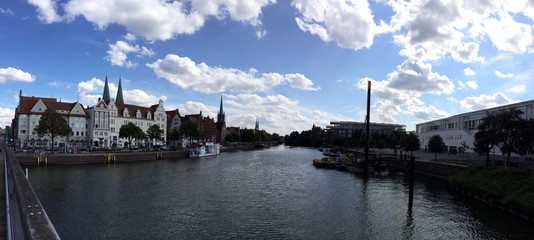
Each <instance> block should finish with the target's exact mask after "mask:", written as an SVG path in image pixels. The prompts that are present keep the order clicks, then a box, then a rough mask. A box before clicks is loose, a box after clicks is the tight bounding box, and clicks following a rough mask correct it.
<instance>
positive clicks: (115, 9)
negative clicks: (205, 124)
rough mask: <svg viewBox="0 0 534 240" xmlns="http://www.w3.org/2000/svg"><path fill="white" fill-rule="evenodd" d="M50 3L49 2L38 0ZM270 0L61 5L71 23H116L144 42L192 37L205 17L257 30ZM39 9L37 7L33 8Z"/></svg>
mask: <svg viewBox="0 0 534 240" xmlns="http://www.w3.org/2000/svg"><path fill="white" fill-rule="evenodd" d="M41 1H45V2H49V3H50V2H51V0H48V1H47V0H41ZM274 2H275V1H274V0H248V1H234V0H191V1H161V0H116V1H109V0H92V1H86V0H70V1H68V2H67V3H66V4H64V5H62V6H64V11H65V13H66V14H65V16H66V18H67V19H68V20H70V21H72V20H74V19H75V18H76V17H78V16H83V17H84V18H85V19H86V20H87V21H89V22H91V23H93V24H95V25H96V26H97V27H98V28H99V29H105V28H107V26H109V25H111V24H118V25H121V26H123V27H124V28H126V30H127V31H128V32H130V33H132V34H134V35H136V36H140V37H143V38H145V39H147V40H168V39H171V38H173V37H174V36H176V35H180V34H192V33H194V32H196V31H197V30H198V29H200V28H201V27H202V26H203V25H204V23H205V21H206V20H207V18H209V17H210V16H214V17H215V18H217V19H219V20H222V19H225V18H227V17H228V18H230V19H232V20H233V21H238V22H243V23H246V24H250V25H252V26H254V27H257V28H261V21H260V15H261V9H262V8H263V7H265V6H267V5H269V4H272V3H274ZM36 6H38V7H39V8H40V9H41V5H36Z"/></svg>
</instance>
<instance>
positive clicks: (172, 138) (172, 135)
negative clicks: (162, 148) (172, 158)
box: [167, 128, 182, 146]
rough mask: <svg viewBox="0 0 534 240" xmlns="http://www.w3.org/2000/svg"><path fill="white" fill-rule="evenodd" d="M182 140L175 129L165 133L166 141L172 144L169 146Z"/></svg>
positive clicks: (180, 134)
mask: <svg viewBox="0 0 534 240" xmlns="http://www.w3.org/2000/svg"><path fill="white" fill-rule="evenodd" d="M181 138H182V133H180V131H179V130H178V129H177V128H173V129H172V130H171V131H170V132H169V133H167V140H168V141H169V142H172V143H171V144H172V145H173V146H174V145H176V141H178V140H180V139H181Z"/></svg>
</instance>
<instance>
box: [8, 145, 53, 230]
mask: <svg viewBox="0 0 534 240" xmlns="http://www.w3.org/2000/svg"><path fill="white" fill-rule="evenodd" d="M4 150H6V151H5V152H6V155H5V157H6V158H4V161H5V163H6V173H8V175H7V176H9V177H8V178H7V179H6V184H7V189H6V191H7V192H6V200H7V201H8V202H9V203H10V212H11V214H10V221H11V224H12V226H11V227H12V232H11V234H12V239H43V240H44V239H46V240H49V239H50V240H54V239H60V237H59V235H58V233H57V232H56V229H55V228H54V225H52V222H51V221H50V219H49V218H48V215H47V214H46V212H45V210H44V208H43V206H42V205H41V202H40V201H39V199H38V198H37V195H35V192H34V191H33V188H32V187H31V185H30V183H29V182H28V179H26V176H25V175H24V172H23V170H22V168H21V167H20V165H19V163H18V161H17V159H16V157H15V154H14V153H13V151H11V149H9V148H4Z"/></svg>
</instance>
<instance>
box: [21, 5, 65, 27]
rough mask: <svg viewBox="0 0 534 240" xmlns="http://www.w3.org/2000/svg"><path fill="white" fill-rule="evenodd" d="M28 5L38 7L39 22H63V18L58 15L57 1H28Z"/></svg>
mask: <svg viewBox="0 0 534 240" xmlns="http://www.w3.org/2000/svg"><path fill="white" fill-rule="evenodd" d="M28 3H29V4H32V5H34V6H35V7H37V13H38V16H37V17H38V18H39V20H41V21H43V22H45V23H54V22H59V21H61V20H62V18H61V16H59V15H58V14H57V9H56V8H57V6H56V1H55V0H28Z"/></svg>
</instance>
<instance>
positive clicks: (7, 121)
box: [0, 107, 15, 128]
mask: <svg viewBox="0 0 534 240" xmlns="http://www.w3.org/2000/svg"><path fill="white" fill-rule="evenodd" d="M14 117H15V111H14V110H13V109H11V108H3V107H0V127H1V128H5V127H6V126H11V120H12V119H13V118H14Z"/></svg>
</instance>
